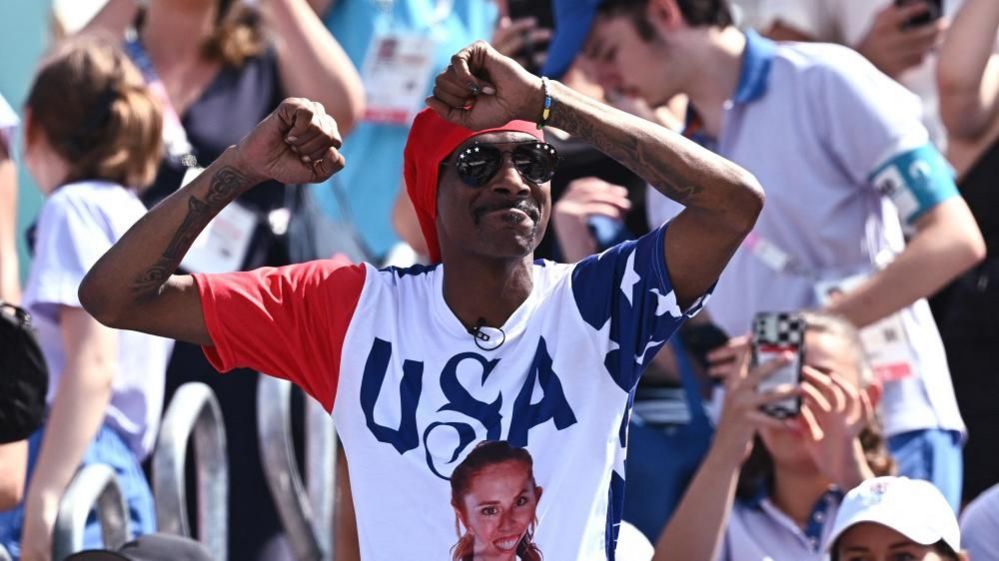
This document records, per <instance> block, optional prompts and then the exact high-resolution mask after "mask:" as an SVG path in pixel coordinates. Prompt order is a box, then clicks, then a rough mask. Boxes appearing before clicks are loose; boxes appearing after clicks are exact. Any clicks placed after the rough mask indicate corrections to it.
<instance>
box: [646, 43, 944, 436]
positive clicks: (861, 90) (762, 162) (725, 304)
mask: <svg viewBox="0 0 999 561" xmlns="http://www.w3.org/2000/svg"><path fill="white" fill-rule="evenodd" d="M919 112H920V106H919V102H918V100H917V99H916V97H915V96H914V95H913V94H911V93H910V92H908V91H906V90H905V89H904V88H902V87H901V86H900V85H898V84H897V83H896V82H895V81H893V80H891V79H889V78H888V77H887V76H885V75H884V74H882V73H881V72H879V71H878V70H877V69H876V68H874V67H873V66H872V65H871V64H870V63H869V62H867V60H866V59H864V58H863V57H861V56H860V55H859V54H857V53H856V52H854V51H852V50H850V49H848V48H846V47H842V46H838V45H830V44H819V43H774V42H773V41H769V40H767V39H764V38H762V37H760V36H759V35H757V34H756V33H755V32H749V33H747V45H746V52H745V55H744V58H743V68H742V76H741V78H740V83H739V86H738V88H737V90H736V92H735V95H734V96H733V97H732V99H731V100H730V101H729V102H727V103H726V105H725V108H724V111H723V115H722V128H721V134H720V138H718V139H717V140H715V139H711V138H707V137H706V136H704V135H702V134H700V133H699V132H698V122H697V119H696V115H693V114H692V117H691V119H690V120H689V124H688V128H687V131H686V135H687V136H688V137H690V138H692V139H694V140H695V141H697V142H699V143H700V144H702V145H704V146H706V147H708V148H710V149H712V150H713V151H715V152H717V153H718V154H720V155H722V156H724V157H726V158H728V159H730V160H732V161H733V162H735V163H737V164H739V165H741V166H743V167H745V168H746V169H747V170H749V171H750V172H752V173H753V174H754V175H755V176H756V177H757V178H758V179H759V181H760V183H761V184H762V185H763V188H764V190H765V191H766V193H767V204H766V205H765V207H764V209H763V212H762V214H761V215H760V217H759V220H758V221H757V224H756V227H755V229H754V231H753V234H752V238H754V239H764V240H766V241H767V242H769V243H770V244H771V245H773V246H776V247H779V248H780V250H781V251H782V252H783V253H785V254H786V255H788V256H790V257H791V258H793V261H794V264H795V270H794V271H778V270H775V269H774V268H773V267H772V266H769V265H768V264H766V263H765V262H764V261H763V260H762V259H761V258H760V257H759V255H758V253H754V252H753V251H752V250H751V249H750V247H749V245H748V244H744V245H743V246H742V247H740V248H739V250H738V251H737V252H736V254H735V255H734V256H733V258H732V260H731V262H730V263H729V265H728V267H727V268H726V269H725V271H724V273H722V276H721V279H720V281H719V283H718V287H717V290H716V291H715V295H714V299H713V300H712V302H711V305H710V307H709V311H710V313H711V316H712V318H713V319H714V320H715V321H716V322H717V323H718V324H719V325H721V326H722V328H723V329H725V330H726V331H727V332H728V333H730V334H733V335H734V334H741V333H747V332H748V331H749V326H750V321H751V320H752V317H753V315H754V314H755V313H756V312H759V311H790V310H798V309H807V308H817V307H819V302H818V299H817V296H816V292H815V287H816V283H817V282H818V281H821V280H832V279H842V278H845V277H848V276H851V275H854V274H858V273H872V272H874V270H875V267H876V265H877V264H883V262H884V261H885V260H890V259H892V258H893V257H894V256H895V255H897V254H898V253H900V252H901V251H902V250H903V249H904V247H905V242H904V238H903V235H902V228H901V223H900V220H899V208H898V207H896V206H895V204H893V203H892V201H891V200H889V198H888V197H886V196H883V195H882V192H881V191H879V189H883V186H884V183H885V182H884V177H885V176H886V175H893V174H894V175H893V176H894V177H898V178H899V179H901V180H902V181H904V182H908V183H907V184H914V182H916V183H919V185H918V186H917V187H918V189H916V190H918V191H920V192H919V193H917V194H916V195H915V198H919V199H920V200H921V201H920V204H918V205H916V206H914V207H912V208H908V209H904V210H905V212H904V214H906V215H907V216H910V218H911V220H914V219H917V218H918V217H919V216H920V212H921V211H919V210H918V209H919V208H930V207H932V206H933V204H936V203H937V202H939V201H940V200H943V199H946V198H948V197H951V196H957V190H956V188H955V187H954V186H953V179H952V178H950V177H949V176H946V177H941V173H946V172H945V171H944V170H945V169H946V164H945V163H944V162H943V159H942V157H941V156H940V155H939V153H938V152H937V151H936V150H935V149H933V148H932V147H931V146H929V144H928V136H927V132H926V129H925V128H924V127H923V126H922V124H921V123H920V122H919ZM914 155H915V156H914ZM916 156H918V158H921V159H918V158H917V159H915V160H914V159H913V158H914V157H916ZM924 162H929V164H928V165H929V166H930V168H932V171H931V172H930V173H928V174H926V176H925V177H923V179H922V180H919V181H917V180H914V179H912V178H911V177H910V172H911V170H912V169H913V168H914V167H916V165H915V164H919V165H922V164H923V163H924ZM901 176H904V177H901ZM875 184H877V185H878V187H876V186H875ZM939 185H943V186H944V187H943V188H942V189H936V187H938V186H939ZM934 189H936V191H938V193H934V192H933V191H934ZM941 193H942V194H941ZM938 195H939V196H938ZM934 197H937V198H936V199H934ZM657 208H659V209H660V210H661V211H662V212H664V213H669V212H672V210H670V209H669V205H662V206H661V207H657ZM661 218H664V217H663V216H661V215H659V216H656V215H653V216H650V219H651V220H659V219H661ZM911 220H910V221H911ZM901 317H902V321H903V322H904V325H905V327H906V332H907V333H908V335H909V343H910V345H909V346H910V350H911V352H912V355H913V357H914V363H915V364H914V369H913V370H914V372H911V373H910V374H909V375H908V376H907V377H905V378H902V379H898V380H892V381H886V383H885V394H884V399H883V402H882V404H883V409H884V415H885V430H886V432H887V434H888V435H896V434H901V433H904V432H908V431H913V430H922V429H932V428H942V429H948V430H955V431H962V432H963V431H964V424H963V422H962V420H961V416H960V413H959V412H958V408H957V401H956V399H955V397H954V390H953V387H952V385H951V382H950V371H949V370H948V367H947V360H946V355H945V354H944V348H943V344H942V342H941V340H940V335H939V333H938V332H937V328H936V324H935V323H934V321H933V317H932V315H931V314H930V310H929V305H928V304H927V303H926V301H925V300H919V301H917V302H916V303H915V304H913V305H912V306H910V307H909V308H907V309H905V310H903V311H902V312H901Z"/></svg>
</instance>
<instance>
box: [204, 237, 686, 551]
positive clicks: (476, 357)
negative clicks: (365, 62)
mask: <svg viewBox="0 0 999 561" xmlns="http://www.w3.org/2000/svg"><path fill="white" fill-rule="evenodd" d="M664 233H665V227H663V228H660V229H657V230H655V231H653V232H651V233H650V234H648V235H646V236H643V237H642V238H640V239H638V240H637V241H633V242H626V243H623V244H621V245H618V246H615V247H613V248H611V249H609V250H607V251H605V252H604V253H602V254H601V255H599V256H593V257H590V258H588V259H585V260H583V261H581V262H580V263H578V264H576V265H557V264H553V263H550V262H543V261H539V262H537V263H536V264H535V265H534V267H533V279H534V285H533V290H532V292H531V294H530V296H529V297H528V298H527V300H526V301H525V302H524V303H523V304H522V305H521V306H520V307H519V308H518V309H517V310H516V311H515V312H514V313H513V315H512V316H511V317H510V318H509V320H508V321H507V322H506V324H505V325H503V327H502V330H503V332H504V333H505V341H504V342H503V343H502V344H501V345H500V346H499V347H497V348H495V350H483V349H482V348H480V347H479V346H478V345H477V344H476V342H475V340H474V339H473V337H472V336H471V335H470V334H469V333H468V331H467V330H466V329H465V327H464V326H463V325H462V323H461V322H460V321H459V320H458V319H457V318H456V317H455V315H454V313H453V312H452V311H451V309H450V308H449V307H448V305H447V303H446V302H445V301H444V297H443V288H442V287H443V284H442V283H443V276H444V270H443V266H436V267H414V268H410V269H394V268H391V269H385V270H381V271H379V270H376V269H374V268H373V267H371V266H367V265H358V266H338V265H337V264H336V263H333V262H330V261H316V262H312V263H306V264H303V265H295V266H291V267H284V268H279V269H262V270H259V271H254V272H249V273H232V274H226V275H196V276H195V279H196V280H197V283H198V287H199V290H200V293H201V299H202V306H203V309H204V313H205V322H206V325H207V327H208V330H209V333H210V334H211V337H212V340H213V342H214V346H213V347H206V348H205V351H206V354H207V355H208V357H209V359H210V360H211V361H212V362H213V364H214V365H215V366H216V367H217V368H219V369H220V370H229V369H231V368H235V367H239V366H244V367H250V368H254V369H257V370H260V371H262V372H266V373H269V374H273V375H276V376H280V377H284V378H289V379H291V380H293V381H294V382H295V383H297V384H298V385H300V386H302V387H303V388H304V389H305V390H306V391H308V392H309V393H310V395H312V396H313V397H315V398H316V399H317V400H319V401H320V402H321V403H322V404H323V405H324V406H325V407H326V408H327V409H328V410H329V409H332V412H333V418H334V420H335V421H336V426H337V431H338V433H339V435H340V438H341V439H342V443H343V447H344V451H345V453H346V455H347V461H348V464H349V466H350V484H351V489H352V492H353V497H354V506H355V510H356V514H357V526H358V536H359V539H360V548H361V558H362V559H364V560H365V561H398V560H400V559H413V560H424V559H426V560H435V559H436V560H443V559H448V558H449V554H448V552H449V550H450V548H451V547H452V546H453V545H454V544H455V543H456V542H457V541H458V536H457V534H456V531H455V512H454V510H453V508H452V507H451V486H450V483H449V477H450V475H451V473H452V472H453V471H454V469H455V468H456V466H458V465H459V464H461V462H462V461H464V459H465V457H466V456H467V455H468V453H469V452H470V451H471V450H472V449H473V448H474V447H475V446H476V444H477V443H478V442H481V441H483V440H505V441H507V442H509V443H510V445H512V446H514V447H516V448H525V449H526V450H527V451H528V452H529V453H530V454H531V456H532V457H533V462H534V467H533V475H534V478H535V481H536V482H537V484H538V485H541V486H542V487H543V488H544V493H543V496H542V497H541V499H540V502H539V503H538V506H537V510H536V516H537V520H538V523H537V531H536V533H535V534H534V541H535V543H536V544H537V545H538V547H539V548H540V550H541V552H542V554H543V555H544V556H545V559H553V560H559V559H572V560H580V561H597V560H600V561H603V560H606V559H613V558H614V555H613V552H614V541H615V539H616V534H617V528H618V524H619V523H620V520H621V508H622V502H621V501H622V498H623V497H622V492H623V489H624V469H623V468H624V456H625V442H626V435H627V421H628V417H629V411H630V403H631V397H632V394H633V390H634V388H635V386H636V384H637V382H638V379H639V376H640V374H641V372H642V371H643V370H644V367H645V365H646V364H647V362H648V361H650V360H651V359H652V357H654V356H655V352H656V351H657V350H658V349H659V348H661V347H662V345H664V344H665V342H666V341H667V340H668V339H669V337H670V335H671V334H672V333H673V332H674V331H675V330H676V329H677V328H678V327H679V326H680V324H681V323H682V319H683V317H684V315H685V314H683V313H682V312H681V310H680V309H679V308H678V307H677V303H676V299H675V296H674V293H673V291H672V286H671V283H670V280H669V275H668V273H667V268H666V263H665V261H664V255H663V247H664V246H663V236H664ZM699 306H700V303H698V304H695V306H693V307H692V309H693V310H696V309H697V308H699ZM688 313H690V312H688ZM491 334H492V335H494V336H496V337H502V335H500V334H499V333H498V332H497V331H493V332H492V333H491ZM497 340H499V339H495V340H493V342H495V341H497ZM483 346H486V345H483ZM518 531H519V530H518Z"/></svg>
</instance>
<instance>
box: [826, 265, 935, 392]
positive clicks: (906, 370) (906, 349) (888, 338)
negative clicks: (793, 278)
mask: <svg viewBox="0 0 999 561" xmlns="http://www.w3.org/2000/svg"><path fill="white" fill-rule="evenodd" d="M868 276H869V275H866V274H859V275H854V276H851V277H846V278H842V279H834V280H823V281H819V282H818V283H816V284H815V296H816V298H817V299H818V302H819V304H820V305H822V306H825V305H827V304H828V303H830V302H833V301H835V299H836V298H838V297H840V296H842V295H844V294H846V293H848V292H850V291H851V290H853V289H854V288H856V287H857V286H858V285H859V284H860V283H862V282H863V281H864V280H865V279H867V278H868ZM860 340H861V342H862V343H863V345H864V351H865V352H866V354H867V359H868V361H869V362H870V364H871V368H872V369H873V370H874V375H875V376H877V379H878V380H880V381H881V382H895V381H898V380H903V379H905V378H909V377H911V376H913V375H915V374H916V357H915V354H914V353H913V350H912V345H911V344H910V341H909V336H908V333H907V332H906V328H905V322H904V321H903V319H902V312H897V313H894V314H892V315H890V316H888V317H886V318H882V319H881V320H879V321H877V322H875V323H873V324H871V325H869V326H867V327H865V328H863V329H861V330H860Z"/></svg>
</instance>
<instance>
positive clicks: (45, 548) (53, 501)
mask: <svg viewBox="0 0 999 561" xmlns="http://www.w3.org/2000/svg"><path fill="white" fill-rule="evenodd" d="M58 513H59V501H58V499H57V498H55V497H48V496H43V494H37V493H36V494H29V495H28V497H27V499H26V500H25V507H24V528H23V529H22V530H21V561H51V560H52V529H53V528H54V527H55V521H56V515H57V514H58Z"/></svg>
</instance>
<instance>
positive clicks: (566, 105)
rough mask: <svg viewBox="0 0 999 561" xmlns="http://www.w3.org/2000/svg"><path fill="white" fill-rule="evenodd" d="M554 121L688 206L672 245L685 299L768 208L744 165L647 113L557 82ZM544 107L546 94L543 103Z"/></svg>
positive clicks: (673, 272) (680, 296) (699, 290)
mask: <svg viewBox="0 0 999 561" xmlns="http://www.w3.org/2000/svg"><path fill="white" fill-rule="evenodd" d="M551 95H552V97H553V98H554V100H555V105H554V108H553V109H552V114H551V118H550V120H549V124H550V125H551V126H553V127H555V128H559V129H562V130H564V131H566V132H568V133H570V134H572V135H574V136H577V137H579V138H582V139H583V140H586V141H587V142H589V143H590V144H592V145H593V146H595V147H596V148H598V149H599V150H600V151H602V152H604V153H605V154H607V155H609V156H611V157H612V158H614V159H616V160H617V161H619V162H621V163H622V164H624V165H625V166H627V167H628V168H629V169H631V170H632V171H633V172H635V173H636V174H638V175H639V176H641V177H642V178H643V179H645V180H646V181H647V182H649V183H650V184H651V185H652V186H653V187H655V188H656V189H657V190H658V191H659V192H661V193H662V194H663V195H665V196H667V197H669V198H671V199H673V200H674V201H676V202H678V203H680V204H682V205H684V207H686V208H685V209H684V210H683V212H681V213H680V215H679V216H677V217H676V218H675V219H673V221H672V222H671V225H670V228H669V232H668V233H667V235H666V240H665V244H664V246H665V247H664V252H665V257H666V260H667V262H668V263H669V276H670V280H671V282H672V285H673V289H674V290H675V291H676V296H677V300H678V302H679V303H680V305H681V306H683V307H685V306H687V305H689V304H691V303H692V302H693V301H694V300H695V299H696V298H697V297H699V296H700V295H701V294H703V293H704V292H705V291H707V290H708V289H709V288H710V287H711V285H712V284H714V283H715V281H717V279H718V276H719V275H720V274H721V271H722V270H723V269H724V268H725V266H726V265H727V264H728V261H729V259H731V257H732V254H733V253H734V252H735V250H736V248H738V247H739V244H741V243H742V240H743V239H744V238H745V236H746V235H747V234H748V233H749V231H750V230H751V229H752V228H753V225H754V224H755V223H756V218H757V216H758V215H759V213H760V211H761V210H762V208H763V191H762V189H761V188H760V186H759V184H758V183H757V181H756V179H755V178H754V177H753V176H752V175H751V174H750V173H749V172H747V171H746V170H744V169H743V168H741V167H739V166H738V165H736V164H734V163H732V162H730V161H728V160H726V159H724V158H722V157H720V156H718V155H716V154H714V153H712V152H710V151H708V150H706V149H704V148H702V147H701V146H698V145H697V144H695V143H693V142H691V141H690V140H687V139H686V138H683V137H682V136H680V135H678V134H676V133H674V132H672V131H670V130H668V129H666V128H665V127H662V126H660V125H658V124H655V123H651V122H649V121H646V120H644V119H641V118H638V117H635V116H633V115H629V114H627V113H624V112H622V111H619V110H617V109H614V108H612V107H610V106H607V105H604V104H602V103H600V102H598V101H596V100H593V99H591V98H589V97H586V96H585V95H583V94H580V93H578V92H576V91H574V90H572V89H570V88H568V87H566V86H564V85H562V84H560V83H557V82H553V83H551ZM537 106H538V107H540V106H541V103H540V101H539V102H538V103H537Z"/></svg>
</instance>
